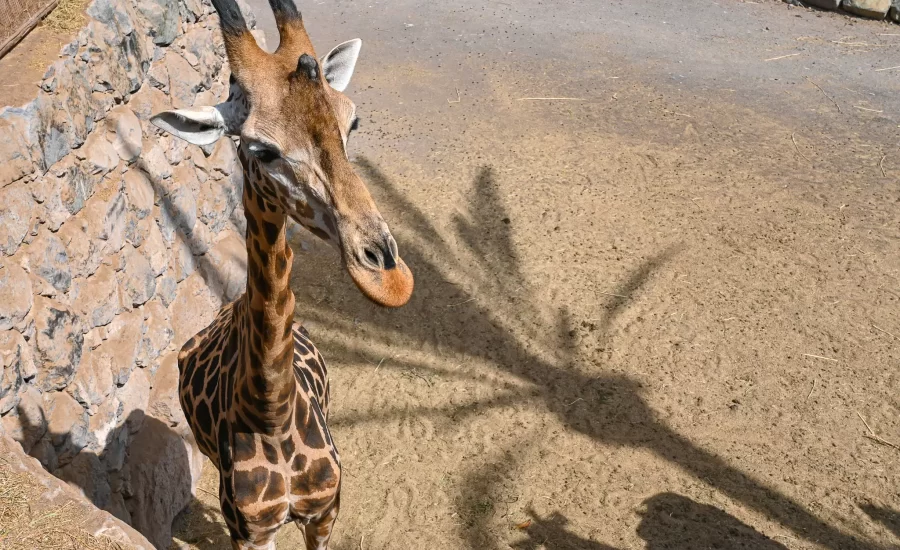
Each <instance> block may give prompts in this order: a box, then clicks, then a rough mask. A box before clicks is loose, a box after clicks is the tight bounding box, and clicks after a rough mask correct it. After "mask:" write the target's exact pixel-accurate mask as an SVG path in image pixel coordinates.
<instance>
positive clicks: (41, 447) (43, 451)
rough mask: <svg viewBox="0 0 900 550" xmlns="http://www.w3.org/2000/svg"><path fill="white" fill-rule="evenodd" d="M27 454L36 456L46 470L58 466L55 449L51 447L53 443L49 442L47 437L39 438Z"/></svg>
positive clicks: (49, 470)
mask: <svg viewBox="0 0 900 550" xmlns="http://www.w3.org/2000/svg"><path fill="white" fill-rule="evenodd" d="M28 454H29V455H31V456H33V457H34V458H36V459H37V460H38V461H39V462H40V463H41V466H43V467H44V469H45V470H47V471H48V472H52V471H53V470H56V469H57V468H58V467H59V458H58V457H57V456H56V449H54V448H53V443H51V442H50V439H49V438H46V437H44V438H41V439H40V441H38V442H37V443H35V444H34V447H32V448H31V450H30V451H29V452H28Z"/></svg>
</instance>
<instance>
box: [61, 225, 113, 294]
mask: <svg viewBox="0 0 900 550" xmlns="http://www.w3.org/2000/svg"><path fill="white" fill-rule="evenodd" d="M93 210H95V209H94V208H88V209H85V210H83V211H82V212H79V213H78V214H77V215H75V216H74V217H72V218H71V219H69V221H67V222H66V223H65V224H63V226H62V227H61V228H60V230H59V231H58V232H57V233H56V236H57V237H58V238H59V239H60V241H61V242H62V243H63V246H65V247H66V258H67V260H68V265H69V270H70V273H71V276H72V277H82V278H83V277H90V276H91V275H93V274H94V273H95V272H96V271H97V268H99V267H100V262H101V261H102V260H103V255H104V253H105V252H106V242H105V241H102V240H100V239H99V235H98V233H99V232H100V222H101V220H102V218H99V219H98V216H94V215H92V214H94V212H93ZM92 226H93V227H92Z"/></svg>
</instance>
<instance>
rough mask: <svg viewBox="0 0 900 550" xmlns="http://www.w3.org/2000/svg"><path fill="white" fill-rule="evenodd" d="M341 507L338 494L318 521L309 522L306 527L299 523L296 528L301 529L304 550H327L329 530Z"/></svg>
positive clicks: (329, 536)
mask: <svg viewBox="0 0 900 550" xmlns="http://www.w3.org/2000/svg"><path fill="white" fill-rule="evenodd" d="M340 507H341V495H340V493H338V495H337V497H335V499H334V504H333V505H332V506H331V508H329V509H328V511H327V512H325V514H323V515H322V516H321V517H320V518H319V519H315V520H310V521H309V523H307V524H306V525H302V524H301V523H300V522H299V521H298V522H297V526H298V527H300V528H301V529H303V535H304V537H305V538H306V550H328V541H329V540H331V530H332V529H333V528H334V522H335V520H336V519H337V516H338V510H339V509H340Z"/></svg>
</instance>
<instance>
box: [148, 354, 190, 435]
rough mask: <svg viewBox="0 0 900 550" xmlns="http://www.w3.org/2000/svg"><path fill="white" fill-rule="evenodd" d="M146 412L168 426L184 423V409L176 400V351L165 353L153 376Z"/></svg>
mask: <svg viewBox="0 0 900 550" xmlns="http://www.w3.org/2000/svg"><path fill="white" fill-rule="evenodd" d="M147 412H148V414H150V415H151V416H154V417H156V418H158V419H159V420H162V421H163V422H165V423H167V424H168V425H169V426H177V425H179V424H181V425H185V423H186V419H185V418H184V411H183V410H182V409H181V403H180V402H179V400H178V352H177V351H172V352H169V353H167V354H165V355H164V356H163V358H162V360H161V361H160V362H159V369H158V370H157V371H156V375H155V376H154V377H153V389H152V390H150V409H149V410H148V411H147Z"/></svg>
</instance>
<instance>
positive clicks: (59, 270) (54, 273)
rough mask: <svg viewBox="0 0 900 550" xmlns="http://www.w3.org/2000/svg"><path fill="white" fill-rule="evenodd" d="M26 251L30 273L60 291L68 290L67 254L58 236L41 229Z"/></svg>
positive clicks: (70, 273) (69, 276)
mask: <svg viewBox="0 0 900 550" xmlns="http://www.w3.org/2000/svg"><path fill="white" fill-rule="evenodd" d="M26 253H27V255H28V256H27V257H28V263H29V266H30V270H31V273H33V274H35V275H37V276H38V277H40V278H42V279H43V280H45V281H47V282H48V283H49V284H50V285H52V286H53V288H55V289H56V290H58V291H60V292H68V291H69V285H71V284H72V272H71V271H70V269H69V255H68V253H67V252H66V247H65V245H64V244H63V242H62V241H61V240H60V239H59V237H57V236H56V235H54V234H52V233H50V232H48V231H41V232H40V234H39V235H38V236H37V238H36V239H35V240H34V241H33V242H32V243H31V245H30V246H29V247H28V249H27V252H26Z"/></svg>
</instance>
